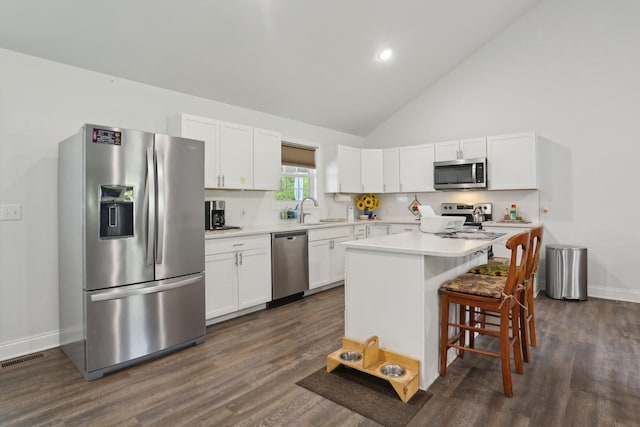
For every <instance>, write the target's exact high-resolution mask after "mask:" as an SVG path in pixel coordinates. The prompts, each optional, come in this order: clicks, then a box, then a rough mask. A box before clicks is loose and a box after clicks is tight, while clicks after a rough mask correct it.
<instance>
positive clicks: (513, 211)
mask: <svg viewBox="0 0 640 427" xmlns="http://www.w3.org/2000/svg"><path fill="white" fill-rule="evenodd" d="M509 216H510V218H511V219H512V220H513V221H515V219H516V217H517V216H518V210H517V209H516V204H515V203H514V204H512V205H511V210H510V211H509Z"/></svg>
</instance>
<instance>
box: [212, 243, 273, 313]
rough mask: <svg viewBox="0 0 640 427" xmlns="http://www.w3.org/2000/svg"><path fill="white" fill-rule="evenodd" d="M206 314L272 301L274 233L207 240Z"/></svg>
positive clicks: (236, 309) (228, 311) (232, 310)
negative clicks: (272, 244) (272, 239)
mask: <svg viewBox="0 0 640 427" xmlns="http://www.w3.org/2000/svg"><path fill="white" fill-rule="evenodd" d="M205 272H206V282H205V289H206V297H205V311H206V318H207V319H213V318H215V317H218V316H222V315H225V314H230V313H233V312H235V311H238V310H243V309H246V308H249V307H254V306H257V305H260V304H266V303H267V302H269V301H271V235H270V234H267V235H258V236H248V237H235V238H233V237H230V238H225V239H210V240H206V241H205Z"/></svg>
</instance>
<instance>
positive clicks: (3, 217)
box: [0, 205, 22, 221]
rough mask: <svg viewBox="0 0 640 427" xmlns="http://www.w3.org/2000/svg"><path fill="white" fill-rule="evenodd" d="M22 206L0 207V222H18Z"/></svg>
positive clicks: (20, 217)
mask: <svg viewBox="0 0 640 427" xmlns="http://www.w3.org/2000/svg"><path fill="white" fill-rule="evenodd" d="M21 219H22V205H0V221H20V220H21Z"/></svg>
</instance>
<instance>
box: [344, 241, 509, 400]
mask: <svg viewBox="0 0 640 427" xmlns="http://www.w3.org/2000/svg"><path fill="white" fill-rule="evenodd" d="M499 240H500V237H497V238H494V239H492V240H465V239H450V238H442V237H439V236H437V235H434V234H430V233H422V232H420V231H414V232H408V233H402V234H396V235H389V236H382V237H376V238H371V239H365V240H357V241H351V242H346V243H344V245H345V246H346V260H345V262H346V264H345V336H346V337H348V338H352V339H354V340H356V341H360V342H364V341H365V340H366V339H367V338H369V337H370V336H373V335H377V336H378V337H379V338H380V348H385V349H388V350H390V351H393V352H397V353H401V354H404V355H406V356H409V357H413V358H415V359H418V360H419V361H420V388H421V389H423V390H426V389H427V388H428V387H429V385H430V384H431V383H432V382H433V381H434V380H435V379H436V378H437V377H438V345H439V328H440V298H439V296H438V288H439V287H440V285H441V284H442V283H443V282H445V281H446V280H449V279H451V278H453V277H455V276H457V275H459V274H462V273H465V272H466V271H467V270H469V269H470V268H471V267H473V266H475V265H478V264H482V263H484V262H486V260H487V253H486V249H487V247H488V246H489V245H492V244H493V243H495V242H497V241H499ZM451 316H452V319H455V318H457V316H458V314H457V312H455V311H454V310H451ZM454 350H455V349H451V350H450V352H449V354H448V362H449V363H450V362H451V361H452V360H453V359H455V357H456V354H455V353H454Z"/></svg>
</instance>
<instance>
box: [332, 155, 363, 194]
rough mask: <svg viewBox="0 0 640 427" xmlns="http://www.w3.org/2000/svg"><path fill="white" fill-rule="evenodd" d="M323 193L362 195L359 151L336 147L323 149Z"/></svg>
mask: <svg viewBox="0 0 640 427" xmlns="http://www.w3.org/2000/svg"><path fill="white" fill-rule="evenodd" d="M324 160H325V186H326V189H325V191H326V192H327V193H362V168H361V159H360V149H359V148H354V147H349V146H346V145H337V146H333V147H327V149H325V156H324Z"/></svg>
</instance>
